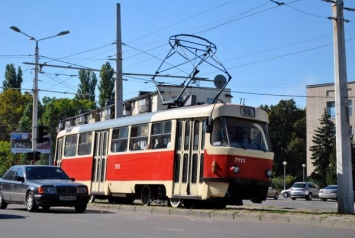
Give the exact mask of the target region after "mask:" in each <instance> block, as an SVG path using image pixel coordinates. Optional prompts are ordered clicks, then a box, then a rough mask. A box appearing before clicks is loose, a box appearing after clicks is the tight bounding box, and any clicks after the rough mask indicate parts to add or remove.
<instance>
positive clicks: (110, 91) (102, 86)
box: [98, 62, 115, 107]
mask: <svg viewBox="0 0 355 238" xmlns="http://www.w3.org/2000/svg"><path fill="white" fill-rule="evenodd" d="M114 74H115V71H114V70H113V69H112V67H111V65H110V63H109V62H106V64H104V65H103V66H102V68H101V72H100V78H101V80H100V83H99V87H98V88H99V92H100V95H99V105H100V107H104V106H106V102H107V101H113V100H114V99H115V92H114V87H115V79H114V78H113V75H114Z"/></svg>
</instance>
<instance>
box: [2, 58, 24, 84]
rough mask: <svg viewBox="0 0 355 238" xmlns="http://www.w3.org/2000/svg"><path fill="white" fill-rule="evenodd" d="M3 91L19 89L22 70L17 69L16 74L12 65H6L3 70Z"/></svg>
mask: <svg viewBox="0 0 355 238" xmlns="http://www.w3.org/2000/svg"><path fill="white" fill-rule="evenodd" d="M2 84H3V87H4V89H5V90H6V89H10V88H11V89H21V84H22V70H21V67H18V70H17V74H16V69H15V66H14V64H7V65H6V69H5V80H4V81H3V83H2Z"/></svg>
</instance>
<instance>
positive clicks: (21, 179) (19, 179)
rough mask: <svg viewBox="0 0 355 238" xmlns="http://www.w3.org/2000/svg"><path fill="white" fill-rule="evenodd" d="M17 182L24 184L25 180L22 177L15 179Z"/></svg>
mask: <svg viewBox="0 0 355 238" xmlns="http://www.w3.org/2000/svg"><path fill="white" fill-rule="evenodd" d="M17 181H20V182H22V183H23V182H25V178H24V177H17Z"/></svg>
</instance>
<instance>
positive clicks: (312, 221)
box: [88, 203, 355, 229]
mask: <svg viewBox="0 0 355 238" xmlns="http://www.w3.org/2000/svg"><path fill="white" fill-rule="evenodd" d="M88 208H92V209H99V210H107V211H124V212H139V213H151V214H162V215H169V216H189V217H195V218H203V219H206V218H208V219H228V220H238V221H240V220H244V221H260V222H279V223H283V222H284V223H294V224H305V225H318V226H328V227H329V226H331V227H341V228H352V229H355V215H338V214H329V213H317V214H308V213H311V211H297V212H285V211H283V210H265V211H260V210H252V209H227V210H224V209H223V210H203V209H202V210H201V209H184V208H171V207H159V206H149V207H145V206H140V205H122V204H106V203H89V204H88Z"/></svg>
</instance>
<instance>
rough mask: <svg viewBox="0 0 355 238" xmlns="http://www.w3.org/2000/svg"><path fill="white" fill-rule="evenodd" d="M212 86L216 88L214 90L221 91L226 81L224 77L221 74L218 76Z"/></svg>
mask: <svg viewBox="0 0 355 238" xmlns="http://www.w3.org/2000/svg"><path fill="white" fill-rule="evenodd" d="M213 82H214V86H216V88H218V89H221V88H223V86H224V85H226V83H227V80H226V77H224V76H223V75H221V74H218V75H217V76H216V77H214V80H213Z"/></svg>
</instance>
